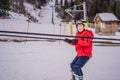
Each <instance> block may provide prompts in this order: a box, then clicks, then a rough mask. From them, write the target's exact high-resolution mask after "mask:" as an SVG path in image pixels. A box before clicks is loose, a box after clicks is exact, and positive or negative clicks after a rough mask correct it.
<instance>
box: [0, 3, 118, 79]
mask: <svg viewBox="0 0 120 80" xmlns="http://www.w3.org/2000/svg"><path fill="white" fill-rule="evenodd" d="M51 5H52V3H50V4H48V5H47V6H46V7H44V8H43V11H42V17H40V18H39V19H40V23H32V22H31V23H29V26H28V22H27V21H26V20H27V18H26V17H24V16H22V15H18V14H13V13H12V15H14V17H15V18H13V19H4V20H1V19H0V30H11V31H23V32H27V31H28V32H38V33H51V34H65V35H69V34H70V33H69V27H68V26H69V25H68V24H66V23H61V22H60V19H59V18H57V17H56V16H55V15H56V13H54V21H55V24H54V25H53V24H51V18H52V17H51V16H52V14H51V12H52V8H51V7H50V6H51ZM28 27H29V28H28ZM73 27H74V32H73V33H74V34H75V32H76V31H75V25H73ZM27 29H28V30H27ZM93 32H94V30H93ZM95 36H98V35H95ZM119 36H120V33H117V35H116V36H113V37H115V38H119ZM0 38H3V39H4V38H5V39H6V38H7V39H14V38H10V37H0ZM15 39H21V38H15ZM119 49H120V46H93V57H92V58H91V59H90V61H89V62H88V63H87V64H86V65H85V67H84V68H83V71H84V80H120V77H119V76H120V74H119V72H120V61H119V58H120V53H119ZM75 55H76V52H75V49H74V46H71V45H69V44H67V43H65V42H62V41H56V42H50V41H33V42H22V43H18V42H11V41H10V42H0V80H70V79H71V75H70V67H69V65H70V63H71V61H72V60H73V58H74V57H75Z"/></svg>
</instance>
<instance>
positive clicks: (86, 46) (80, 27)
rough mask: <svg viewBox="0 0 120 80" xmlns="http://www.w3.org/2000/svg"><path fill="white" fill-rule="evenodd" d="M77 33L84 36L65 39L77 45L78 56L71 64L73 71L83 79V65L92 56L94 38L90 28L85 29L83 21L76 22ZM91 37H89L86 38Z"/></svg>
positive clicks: (80, 79) (77, 76) (79, 78)
mask: <svg viewBox="0 0 120 80" xmlns="http://www.w3.org/2000/svg"><path fill="white" fill-rule="evenodd" d="M76 28H77V33H76V36H78V37H79V36H80V37H83V38H78V37H76V38H75V39H72V40H71V39H67V38H66V39H65V40H64V41H65V42H67V43H69V44H72V45H75V49H76V52H77V55H76V57H75V58H74V60H73V61H72V63H71V64H70V66H71V69H72V72H73V73H74V74H75V76H76V78H77V80H83V72H82V69H81V68H82V67H83V66H84V65H85V64H86V62H87V61H88V60H89V59H90V58H91V57H92V38H93V33H92V31H90V30H85V28H84V24H83V23H82V22H81V21H78V22H77V23H76ZM84 37H89V38H84Z"/></svg>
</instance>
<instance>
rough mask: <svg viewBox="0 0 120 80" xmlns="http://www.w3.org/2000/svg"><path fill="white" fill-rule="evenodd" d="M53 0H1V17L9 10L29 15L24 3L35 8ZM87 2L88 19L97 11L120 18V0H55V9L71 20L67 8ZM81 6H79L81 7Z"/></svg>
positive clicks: (62, 16) (60, 14) (6, 14)
mask: <svg viewBox="0 0 120 80" xmlns="http://www.w3.org/2000/svg"><path fill="white" fill-rule="evenodd" d="M50 1H53V0H1V1H0V17H3V16H8V15H9V13H8V11H13V12H17V13H21V14H24V15H26V16H27V15H29V13H28V12H27V11H26V9H25V6H24V3H25V2H27V3H30V4H32V5H33V6H34V9H36V8H37V9H41V7H42V6H45V5H46V4H47V3H49V2H50ZM82 2H86V9H87V19H88V21H91V20H93V18H94V16H95V15H96V14H97V13H102V12H111V13H114V14H115V15H116V16H117V17H118V18H119V19H120V0H55V10H56V12H57V13H58V15H59V16H60V18H62V19H66V20H70V19H71V17H70V16H69V15H68V14H67V13H66V12H65V9H67V8H69V7H73V6H74V5H79V4H81V3H82ZM79 8H80V7H78V9H79ZM81 16H82V15H81V13H79V12H78V13H76V16H75V19H79V18H80V17H81Z"/></svg>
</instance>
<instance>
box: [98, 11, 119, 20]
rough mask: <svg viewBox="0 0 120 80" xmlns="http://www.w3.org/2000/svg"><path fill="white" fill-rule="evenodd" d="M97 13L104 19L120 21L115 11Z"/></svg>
mask: <svg viewBox="0 0 120 80" xmlns="http://www.w3.org/2000/svg"><path fill="white" fill-rule="evenodd" d="M97 15H98V16H99V17H100V19H101V20H102V21H119V19H118V18H117V17H116V16H115V15H114V14H113V13H98V14H97Z"/></svg>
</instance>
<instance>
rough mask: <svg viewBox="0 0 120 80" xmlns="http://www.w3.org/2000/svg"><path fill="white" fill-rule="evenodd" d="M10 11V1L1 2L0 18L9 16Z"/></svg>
mask: <svg viewBox="0 0 120 80" xmlns="http://www.w3.org/2000/svg"><path fill="white" fill-rule="evenodd" d="M9 10H10V0H1V1H0V17H1V16H7V15H8V11H9Z"/></svg>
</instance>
